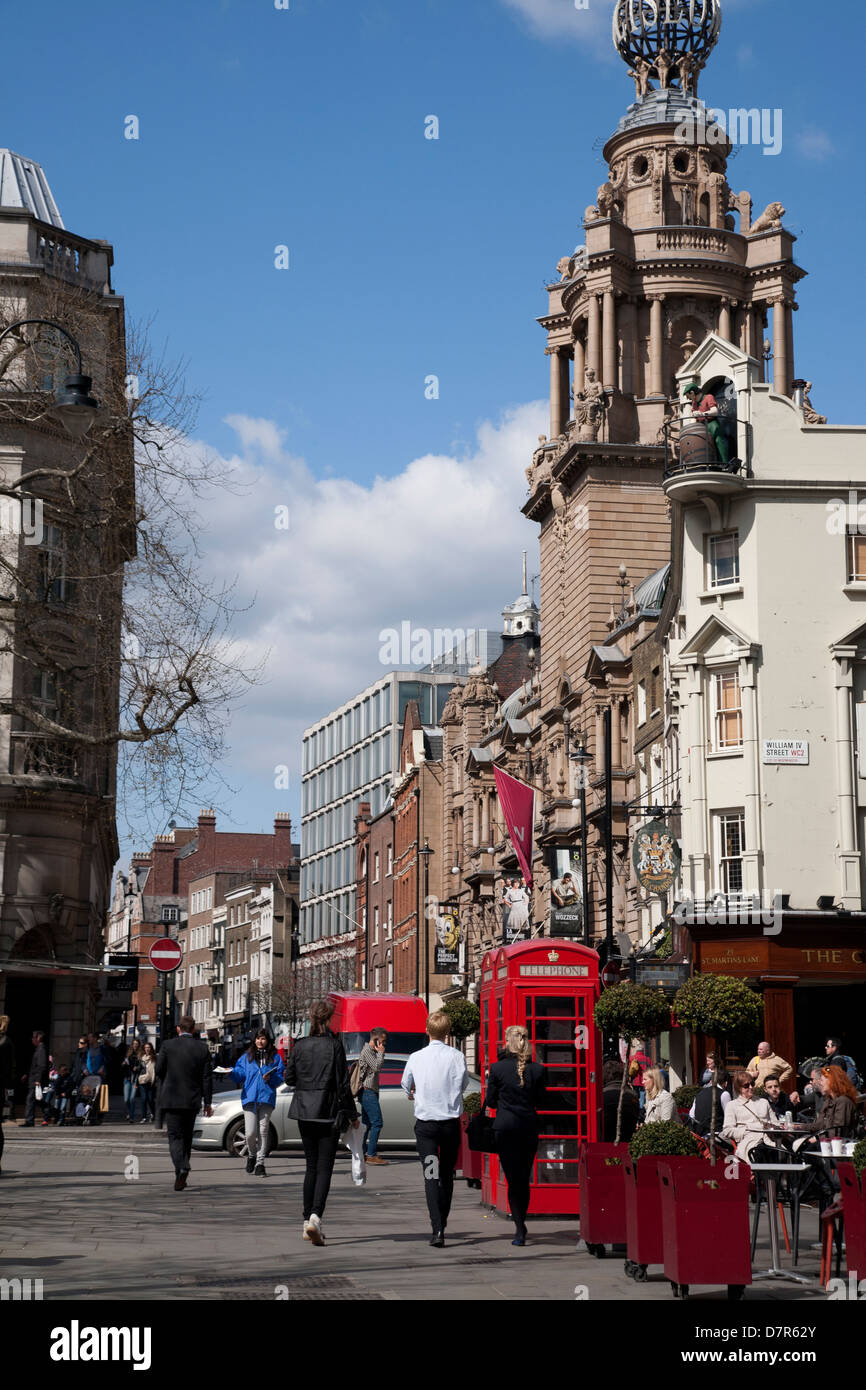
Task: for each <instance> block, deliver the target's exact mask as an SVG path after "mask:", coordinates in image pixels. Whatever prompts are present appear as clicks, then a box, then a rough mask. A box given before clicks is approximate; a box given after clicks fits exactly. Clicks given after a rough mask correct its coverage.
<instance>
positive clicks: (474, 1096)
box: [463, 1091, 481, 1115]
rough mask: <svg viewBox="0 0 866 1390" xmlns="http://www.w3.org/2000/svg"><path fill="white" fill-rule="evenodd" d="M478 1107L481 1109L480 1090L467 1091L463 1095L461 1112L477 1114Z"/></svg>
mask: <svg viewBox="0 0 866 1390" xmlns="http://www.w3.org/2000/svg"><path fill="white" fill-rule="evenodd" d="M480 1109H481V1092H480V1091H467V1093H466V1095H465V1096H464V1097H463V1114H464V1115H477V1114H478V1111H479V1110H480Z"/></svg>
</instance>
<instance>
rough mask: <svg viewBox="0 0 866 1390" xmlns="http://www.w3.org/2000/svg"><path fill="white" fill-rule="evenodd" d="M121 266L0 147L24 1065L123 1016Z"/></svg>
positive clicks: (4, 467) (9, 757) (2, 928)
mask: <svg viewBox="0 0 866 1390" xmlns="http://www.w3.org/2000/svg"><path fill="white" fill-rule="evenodd" d="M112 261H113V253H112V249H111V247H110V246H109V244H108V243H107V242H105V241H98V240H91V239H89V238H85V237H82V236H78V235H76V234H75V233H72V232H70V231H67V230H66V229H65V228H64V225H63V222H62V220H61V217H60V213H59V210H58V208H57V205H56V203H55V201H54V198H53V197H52V195H51V189H50V187H49V185H48V181H47V179H46V177H45V174H44V173H43V171H42V169H41V168H40V166H39V165H38V164H36V163H35V162H34V161H32V160H29V159H25V158H23V157H21V156H19V155H17V154H14V153H13V152H12V151H10V150H0V328H2V330H3V331H4V332H6V333H7V335H6V337H5V338H4V342H3V345H2V350H0V492H2V493H3V504H4V507H3V512H2V518H0V521H2V524H0V549H2V553H3V558H4V561H5V565H4V573H5V581H4V585H3V591H2V595H0V629H2V638H3V660H2V664H0V892H2V904H0V1012H5V1013H8V1014H9V1015H10V1018H11V1024H10V1031H11V1032H12V1034H13V1037H14V1039H15V1041H16V1044H20V1047H21V1051H20V1060H21V1061H22V1064H23V1063H26V1060H27V1057H28V1055H29V1053H28V1043H29V1038H30V1033H31V1031H32V1030H33V1029H34V1028H39V1029H42V1030H44V1031H45V1032H46V1034H47V1042H48V1045H49V1048H50V1050H51V1051H52V1052H53V1053H54V1055H55V1057H58V1058H60V1060H64V1059H66V1058H68V1057H70V1056H71V1055H72V1054H73V1052H74V1050H75V1043H76V1040H77V1038H78V1036H79V1034H80V1032H81V1030H82V1029H83V1028H92V1027H94V1026H96V1025H98V1024H100V1023H101V1022H103V1021H104V1017H105V1009H104V1008H100V1006H99V1003H98V994H99V983H100V979H99V974H100V965H101V961H102V958H103V951H104V940H103V927H104V923H105V919H106V914H107V910H108V907H109V903H110V885H111V872H112V867H113V865H114V863H115V862H116V860H117V857H118V842H117V831H116V827H115V791H116V764H117V753H116V747H115V745H114V743H112V742H111V741H107V742H106V741H100V739H101V738H104V735H105V732H106V731H111V730H112V729H116V727H117V721H118V681H119V663H120V652H121V641H120V637H121V634H120V618H121V608H120V585H121V578H122V572H123V565H124V563H125V561H127V560H128V559H130V558H131V557H132V555H133V554H134V549H135V541H134V528H133V525H132V522H133V517H134V483H133V459H132V439H131V432H130V431H128V430H125V429H123V428H118V430H117V431H116V437H115V436H114V435H112V436H111V438H110V439H109V442H108V443H105V442H104V438H105V436H106V435H107V434H108V433H109V430H110V423H111V421H112V420H118V421H120V422H123V421H124V420H125V415H126V410H125V396H124V390H123V386H124V381H125V373H126V354H125V330H124V308H123V300H122V299H121V298H120V297H119V296H117V295H116V294H115V293H114V290H113V287H112V283H111V266H112ZM7 330H8V332H7ZM64 333H66V334H67V335H71V336H72V338H73V339H74V340H75V342H76V343H77V345H78V348H79V350H80V354H81V361H83V364H84V367H83V370H84V371H85V372H86V373H87V374H88V377H90V378H92V381H93V391H94V397H95V399H96V401H98V402H99V404H100V407H101V411H100V414H102V412H103V411H104V413H105V417H106V418H105V420H104V421H103V423H102V424H99V425H97V426H96V427H95V434H98V438H99V443H98V444H94V443H93V440H94V437H95V434H91V435H90V436H88V439H86V440H85V438H84V437H83V436H82V437H78V436H77V435H75V434H74V433H72V434H70V433H69V432H68V431H67V429H65V428H64V426H63V424H61V423H59V422H58V420H57V419H56V418H55V416H54V413H53V410H52V409H51V408H49V403H50V401H51V398H52V397H55V398H56V396H57V393H58V391H59V389H60V388H61V387H62V386H63V383H64V379H65V378H67V377H68V373H69V371H70V360H69V357H68V349H67V348H66V347H65V346H64V343H65V342H66V340H65V339H63V337H62V335H63V334H64ZM73 361H74V359H73ZM79 370H80V368H79ZM22 498H23V499H25V500H26V501H27V503H28V504H29V507H30V508H32V509H33V515H34V516H38V517H39V521H38V524H37V525H36V526H35V527H34V528H33V531H32V534H31V533H27V534H23V535H22V533H21V531H22V528H21V526H20V525H19V524H16V523H14V516H15V512H16V508H17V506H18V502H19V499H22ZM21 507H22V510H24V502H23V501H22V503H21ZM28 510H29V508H28ZM10 575H11V576H13V580H12V582H10ZM28 713H36V714H38V715H39V716H40V717H41V718H42V719H44V720H47V721H50V722H53V723H55V725H59V726H60V727H61V728H63V729H67V730H70V729H71V730H74V732H75V733H76V734H81V735H83V736H85V737H89V738H92V739H94V742H93V743H92V744H86V743H84V744H82V743H81V742H74V741H71V740H69V739H65V738H63V737H62V736H60V735H58V734H57V733H56V732H55V731H52V730H51V729H50V728H49V729H48V731H46V730H45V729H44V728H42V727H37V726H36V725H35V724H34V721H33V719H32V718H28ZM22 1070H23V1065H22Z"/></svg>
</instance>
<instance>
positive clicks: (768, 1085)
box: [762, 1076, 799, 1124]
mask: <svg viewBox="0 0 866 1390" xmlns="http://www.w3.org/2000/svg"><path fill="white" fill-rule="evenodd" d="M762 1090H763V1092H764V1095H765V1097H766V1099H767V1100H768V1101H769V1102H770V1110H771V1111H772V1114H773V1118H774V1119H775V1120H778V1121H780V1123H782V1124H784V1123H785V1117H786V1116H787V1115H789V1114H790V1115H794V1116H796V1114H797V1111H798V1109H799V1106H798V1104H797V1102H796V1101H795V1100H794V1097H793V1095H790V1096H788V1095H786V1094H785V1092H784V1091H783V1090H782V1085H781V1082H780V1081H779V1078H778V1076H768V1077H767V1079H766V1081H765V1082H764V1085H763V1087H762Z"/></svg>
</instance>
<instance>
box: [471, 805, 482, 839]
mask: <svg viewBox="0 0 866 1390" xmlns="http://www.w3.org/2000/svg"><path fill="white" fill-rule="evenodd" d="M480 829H481V827H480V824H479V815H478V793H477V792H473V793H472V848H473V849H477V848H478V843H479V840H478V836H479V833H480Z"/></svg>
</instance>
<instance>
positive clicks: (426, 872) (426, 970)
mask: <svg viewBox="0 0 866 1390" xmlns="http://www.w3.org/2000/svg"><path fill="white" fill-rule="evenodd" d="M418 853H419V854H423V856H424V1003H425V1004H426V1005H427V1008H428V1010H429V1008H430V918H429V916H428V911H427V909H428V898H429V891H428V890H429V888H430V855H431V854H432V853H433V850H432V849H431V848H430V844H429V841H428V840H427V839H426V837H425V840H424V848H423V849H422V850H419V851H418Z"/></svg>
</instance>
